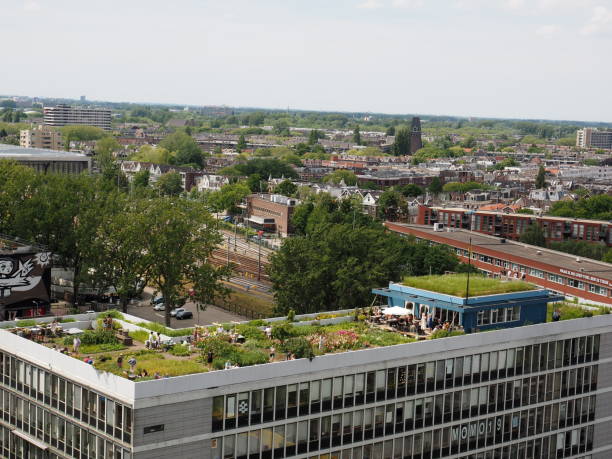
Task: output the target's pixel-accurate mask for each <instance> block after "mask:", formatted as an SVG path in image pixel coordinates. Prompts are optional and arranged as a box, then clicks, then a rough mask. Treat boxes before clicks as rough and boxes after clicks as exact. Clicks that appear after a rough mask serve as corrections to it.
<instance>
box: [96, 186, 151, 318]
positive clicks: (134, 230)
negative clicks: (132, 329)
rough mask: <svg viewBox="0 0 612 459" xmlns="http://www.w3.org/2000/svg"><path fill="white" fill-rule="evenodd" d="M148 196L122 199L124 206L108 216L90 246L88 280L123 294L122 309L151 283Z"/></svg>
mask: <svg viewBox="0 0 612 459" xmlns="http://www.w3.org/2000/svg"><path fill="white" fill-rule="evenodd" d="M147 205H149V202H148V200H142V201H138V200H136V201H128V200H127V199H126V198H125V197H123V198H122V202H121V203H120V206H121V210H120V211H119V212H117V213H115V214H113V215H106V216H104V218H103V220H102V221H101V223H100V225H99V226H98V229H97V237H96V238H95V239H94V241H93V243H92V245H91V246H90V254H89V257H88V258H87V263H88V265H87V266H86V269H85V272H86V276H87V279H88V281H89V282H88V283H90V284H91V285H99V286H102V287H103V288H104V289H106V288H108V287H113V288H114V289H115V291H116V292H117V294H118V295H119V300H120V304H121V309H122V311H123V312H127V305H128V302H129V301H130V300H131V299H132V298H135V297H136V296H138V295H139V294H140V293H141V292H142V290H143V288H144V287H145V285H146V284H147V280H148V275H149V269H150V263H151V260H150V256H149V254H148V252H147V251H146V242H145V241H146V238H143V237H142V235H143V234H148V232H149V231H148V226H149V225H150V224H151V221H149V220H148V215H147V213H146V206H147Z"/></svg>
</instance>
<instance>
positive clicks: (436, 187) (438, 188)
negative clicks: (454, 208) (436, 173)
mask: <svg viewBox="0 0 612 459" xmlns="http://www.w3.org/2000/svg"><path fill="white" fill-rule="evenodd" d="M427 189H428V190H429V191H430V192H432V193H433V194H438V193H440V192H442V189H443V187H442V181H441V180H440V177H434V178H433V179H431V183H430V184H429V186H428V187H427Z"/></svg>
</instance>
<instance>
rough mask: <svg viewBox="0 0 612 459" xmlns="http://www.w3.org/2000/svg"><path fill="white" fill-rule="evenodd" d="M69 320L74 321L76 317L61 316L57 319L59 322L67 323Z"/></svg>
mask: <svg viewBox="0 0 612 459" xmlns="http://www.w3.org/2000/svg"><path fill="white" fill-rule="evenodd" d="M70 322H76V319H73V318H72V317H67V318H63V317H62V318H60V319H59V323H60V324H67V323H70Z"/></svg>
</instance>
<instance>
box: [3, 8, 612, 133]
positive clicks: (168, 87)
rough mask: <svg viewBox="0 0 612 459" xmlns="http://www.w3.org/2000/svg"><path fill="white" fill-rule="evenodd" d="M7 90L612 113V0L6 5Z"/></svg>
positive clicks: (466, 111) (356, 106)
mask: <svg viewBox="0 0 612 459" xmlns="http://www.w3.org/2000/svg"><path fill="white" fill-rule="evenodd" d="M1 5H2V8H1V13H0V43H3V46H2V53H1V56H2V57H1V61H0V62H1V64H0V66H1V67H2V71H1V72H0V94H17V95H29V96H48V97H71V98H78V97H79V96H80V95H82V94H84V95H87V98H88V99H90V100H110V101H130V102H162V103H179V104H194V105H220V104H226V105H231V106H256V107H268V108H286V107H290V108H296V109H312V110H342V111H372V112H385V113H422V114H448V115H468V116H496V117H508V118H549V119H574V120H592V121H608V122H611V121H612V88H611V85H610V83H611V81H612V0H173V1H168V0H164V1H161V0H159V1H158V0H99V1H83V0H1Z"/></svg>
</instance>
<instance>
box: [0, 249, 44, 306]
mask: <svg viewBox="0 0 612 459" xmlns="http://www.w3.org/2000/svg"><path fill="white" fill-rule="evenodd" d="M50 288H51V254H50V253H49V252H38V253H32V252H30V253H8V254H7V253H6V252H5V253H0V304H1V305H2V306H4V307H10V306H11V305H15V304H18V303H23V302H25V301H31V300H39V301H49V297H50Z"/></svg>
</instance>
